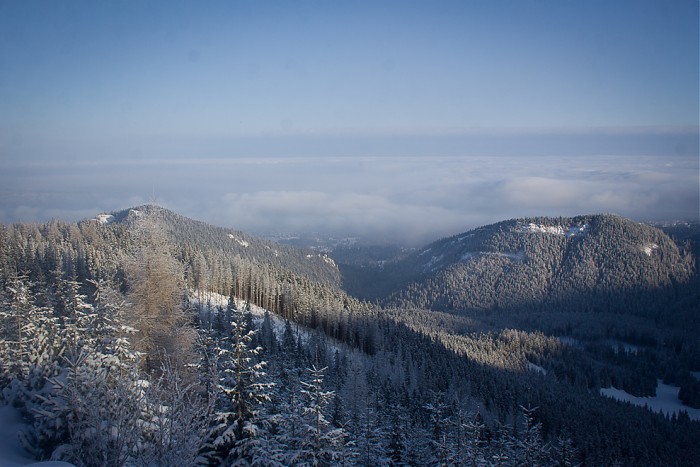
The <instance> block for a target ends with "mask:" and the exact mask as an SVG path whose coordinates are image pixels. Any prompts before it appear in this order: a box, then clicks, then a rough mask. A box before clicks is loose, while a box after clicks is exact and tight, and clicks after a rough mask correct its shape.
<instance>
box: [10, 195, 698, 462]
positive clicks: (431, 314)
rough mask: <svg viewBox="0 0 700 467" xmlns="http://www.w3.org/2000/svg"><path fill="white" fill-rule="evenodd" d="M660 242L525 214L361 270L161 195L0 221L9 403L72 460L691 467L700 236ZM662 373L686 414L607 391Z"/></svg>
mask: <svg viewBox="0 0 700 467" xmlns="http://www.w3.org/2000/svg"><path fill="white" fill-rule="evenodd" d="M667 232H668V233H666V232H664V231H663V230H662V229H659V228H656V227H652V226H649V225H644V224H639V223H636V222H633V221H631V220H629V219H625V218H622V217H618V216H610V215H596V216H581V217H576V218H533V219H517V220H509V221H504V222H501V223H499V224H495V225H492V226H485V227H481V228H479V229H475V230H473V231H470V232H465V233H463V234H460V235H457V236H455V237H451V238H446V239H442V240H438V241H437V242H435V243H433V244H431V245H428V246H426V247H424V248H420V249H417V250H415V251H413V252H409V253H405V252H402V253H401V254H396V255H394V253H396V251H395V250H392V255H394V256H391V257H388V258H386V259H385V260H384V259H383V260H382V261H376V254H374V253H376V250H374V253H373V254H372V255H367V257H368V258H369V257H371V258H372V260H371V261H361V260H358V259H357V258H361V257H362V255H363V252H362V251H359V250H358V251H356V252H355V253H353V251H352V247H350V248H345V249H342V250H338V251H337V254H336V255H334V253H333V251H330V252H328V253H320V252H319V251H316V250H305V249H300V248H294V247H291V246H286V245H283V244H280V243H276V242H273V241H269V240H265V239H261V238H258V237H255V236H251V235H248V234H245V233H243V232H239V231H234V230H231V229H224V228H220V227H215V226H211V225H207V224H204V223H201V222H197V221H193V220H190V219H187V218H184V217H181V216H179V215H177V214H175V213H173V212H171V211H168V210H166V209H163V208H160V207H157V206H152V205H151V206H141V207H138V208H134V209H129V210H125V211H121V212H115V213H112V214H110V215H102V216H98V217H97V218H96V219H89V220H84V221H81V222H78V223H76V224H68V223H63V222H61V221H51V222H49V223H46V224H15V225H5V226H0V303H1V307H0V389H1V394H0V397H1V399H2V401H1V402H2V404H4V405H9V406H11V407H13V408H15V409H16V410H17V411H19V412H20V413H21V414H22V416H23V418H24V420H25V421H26V423H25V424H24V426H23V429H22V430H21V431H20V432H19V433H18V434H17V435H18V436H19V438H20V440H21V442H22V445H23V446H24V447H25V449H27V450H28V451H29V452H31V453H32V455H33V456H34V457H35V458H36V459H37V460H42V459H53V460H63V461H67V462H70V463H73V464H75V465H76V466H93V465H100V466H110V465H114V466H121V465H162V466H194V465H217V466H218V465H254V466H283V465H285V466H286V465H363V466H369V465H371V466H375V465H387V466H399V465H416V466H425V465H450V466H452V465H458V466H459V465H464V466H521V465H528V466H539V465H541V466H546V465H557V466H574V465H581V466H599V465H631V466H635V465H639V466H648V465H697V464H698V462H700V443H699V442H698V440H700V420H699V419H698V417H693V416H691V414H694V413H698V412H697V411H696V412H693V410H695V409H700V379H699V376H700V310H699V307H700V293H699V288H698V274H697V271H698V237H697V233H698V232H697V230H692V229H691V230H687V229H685V230H684V229H678V228H677V226H676V228H674V229H668V230H667ZM353 258H355V260H353ZM661 384H665V385H671V386H674V387H677V388H678V397H679V399H680V402H682V403H683V404H684V407H686V408H687V411H679V412H666V413H663V412H662V413H657V412H655V411H653V410H649V409H648V408H646V407H642V406H637V405H633V404H630V403H625V402H621V401H618V400H616V399H614V398H611V397H606V396H605V395H604V394H602V393H601V390H605V389H608V388H615V389H617V390H622V391H625V392H626V393H627V394H629V395H632V396H636V397H650V398H651V397H653V396H655V395H656V394H657V388H658V387H659V386H660V385H661Z"/></svg>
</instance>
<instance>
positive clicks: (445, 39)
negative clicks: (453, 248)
mask: <svg viewBox="0 0 700 467" xmlns="http://www.w3.org/2000/svg"><path fill="white" fill-rule="evenodd" d="M698 20H699V18H698V2H697V1H695V0H677V1H673V2H668V1H663V0H659V1H646V0H630V1H623V0H612V1H611V0H606V1H597V0H589V1H582V0H579V1H571V0H552V1H540V0H538V1H535V0H525V1H514V0H508V1H506V0H483V1H466V0H463V1H423V2H411V1H403V2H392V1H352V2H340V1H236V0H232V1H225V2H216V1H207V2H194V1H184V2H183V1H180V2H178V1H162V2H161V1H149V2H136V1H123V0H120V1H111V2H87V1H48V0H44V1H14V0H12V1H10V0H0V168H3V166H4V169H5V170H3V171H2V172H4V175H0V182H2V187H3V188H0V194H2V198H3V200H2V201H0V221H2V222H14V221H17V220H45V219H47V218H50V217H55V216H60V217H65V218H67V219H68V220H74V219H77V218H81V217H84V216H89V215H90V212H91V211H93V210H98V211H101V210H113V209H120V208H124V207H127V205H126V204H125V203H131V202H138V201H147V199H148V197H149V196H151V194H152V193H153V192H157V193H158V197H159V199H160V201H161V202H162V203H163V204H166V205H168V207H171V208H173V209H175V210H177V211H178V212H181V213H182V214H185V215H190V216H193V217H198V218H201V219H202V220H206V221H212V222H216V223H218V224H221V225H231V226H234V227H238V228H242V229H247V228H255V229H263V230H264V229H268V230H274V229H277V230H284V229H285V228H292V227H296V226H297V223H298V219H299V218H301V217H304V216H302V213H306V214H305V216H307V218H308V223H309V224H313V225H314V226H320V227H323V225H330V224H332V222H331V219H330V218H329V216H331V214H329V212H335V211H334V210H333V208H332V207H333V206H334V205H335V206H336V207H337V212H338V213H340V214H338V215H337V216H336V217H345V218H347V219H349V217H348V216H350V215H351V214H352V215H356V216H357V215H360V212H361V210H359V209H358V210H357V212H350V211H348V214H347V215H345V214H343V213H344V212H345V211H342V209H343V208H344V206H345V204H343V200H345V201H347V200H348V199H356V198H353V196H358V197H362V196H375V197H377V199H375V201H377V203H374V204H375V205H381V204H382V202H386V203H389V202H390V203H389V205H390V206H393V208H390V207H387V209H393V210H394V211H396V206H395V205H394V204H393V203H396V205H401V206H402V207H403V208H410V209H408V211H409V212H408V213H407V215H408V216H410V217H415V216H418V217H420V215H421V213H422V212H423V211H421V209H425V210H426V211H425V213H426V215H427V214H428V212H430V213H432V214H431V215H434V216H436V218H437V217H439V213H441V212H443V211H445V212H444V213H443V214H445V216H447V217H450V218H451V219H452V220H451V221H450V222H445V225H442V224H440V223H439V222H437V228H438V230H441V231H440V232H438V234H444V233H446V231H447V230H459V229H460V228H462V226H463V227H464V228H468V227H473V226H474V225H473V224H474V223H477V224H478V223H479V222H484V221H491V220H493V221H495V220H499V219H498V217H499V216H501V217H502V216H506V215H515V216H517V215H518V214H519V212H520V211H519V210H518V205H517V203H516V204H515V205H513V206H509V207H508V209H505V207H504V206H505V205H503V204H502V205H501V206H502V207H504V208H503V209H499V207H498V206H497V205H495V204H494V205H491V204H489V206H488V209H486V211H488V212H489V213H492V216H491V217H488V216H478V215H476V214H475V213H476V212H479V211H481V210H484V206H483V205H481V206H477V205H476V204H474V205H473V206H471V205H469V203H468V202H466V204H467V205H466V206H464V207H462V208H460V210H458V211H455V209H454V208H450V207H448V206H447V204H446V201H445V198H448V196H447V194H445V195H444V196H443V197H439V198H434V199H426V200H424V201H420V200H414V201H412V202H413V203H414V204H412V205H404V204H402V203H401V200H400V196H399V194H402V196H404V198H405V199H407V200H408V199H409V198H410V199H414V198H415V197H414V196H409V195H410V193H406V190H405V188H406V187H405V186H403V185H401V186H398V185H397V186H395V185H394V184H393V183H394V180H400V181H401V182H400V183H402V184H405V183H406V182H407V176H406V174H405V171H410V170H411V167H414V168H415V164H416V161H420V163H421V164H422V166H421V169H420V172H421V173H423V174H424V175H425V180H428V179H429V180H430V184H429V183H428V182H427V181H425V180H424V181H420V180H413V179H411V180H412V181H411V183H413V184H414V186H415V191H416V192H421V191H422V192H426V191H430V190H427V187H428V185H430V187H432V186H433V184H438V183H439V182H440V180H439V179H438V178H439V177H440V176H443V177H444V173H443V172H442V171H441V170H442V168H444V167H451V168H453V169H454V170H449V173H455V172H460V169H461V168H462V167H472V168H475V164H477V163H478V164H481V165H482V166H485V165H486V166H489V167H492V166H493V165H494V164H496V165H499V164H502V166H503V167H502V168H501V169H500V171H499V172H498V173H489V177H491V178H492V180H491V179H490V181H492V182H493V184H494V186H496V185H498V186H503V185H504V184H507V183H509V182H514V181H518V180H521V181H522V180H525V179H527V177H529V176H530V175H528V174H530V172H533V171H534V172H535V173H537V170H538V167H537V165H536V164H537V161H541V160H542V159H540V158H541V157H547V158H548V159H547V161H548V162H547V164H548V166H547V167H541V168H540V169H541V170H540V171H541V173H542V174H545V173H549V172H551V171H552V170H554V169H553V168H557V167H559V166H560V165H561V169H562V170H564V169H566V167H564V166H563V165H562V164H564V161H569V160H570V159H569V158H570V157H573V156H576V161H577V164H584V165H585V163H586V161H588V162H589V164H590V167H589V168H590V169H591V170H599V171H601V170H602V171H605V167H608V168H609V166H610V165H614V166H615V173H622V172H626V173H629V174H638V173H640V170H646V169H644V167H642V166H640V165H639V164H640V160H641V158H645V157H653V158H654V163H653V164H652V165H654V164H655V166H656V165H658V166H659V167H661V168H663V167H666V169H664V170H668V167H667V165H668V164H676V165H677V167H683V170H685V171H686V172H687V170H691V171H692V170H695V173H694V174H693V175H694V177H693V178H691V179H689V180H686V182H684V183H678V186H677V188H676V190H677V192H676V193H674V195H673V196H675V198H674V199H681V198H682V199H684V200H686V201H685V204H684V205H683V208H682V209H679V207H678V206H675V205H674V206H665V205H664V204H663V203H665V202H668V199H667V198H665V197H664V196H663V195H661V194H659V195H658V196H656V197H654V196H649V197H647V198H645V199H646V201H645V202H644V203H642V201H641V200H640V201H639V203H641V204H640V205H639V206H637V205H634V203H631V205H632V207H630V208H628V209H626V210H625V209H620V206H616V205H615V204H614V203H611V204H610V206H609V209H606V207H607V206H606V205H604V203H602V202H601V203H599V204H592V205H590V206H587V205H585V204H583V203H570V204H569V205H567V206H564V205H562V206H557V207H556V208H552V207H551V206H550V205H549V204H548V202H547V201H548V200H547V199H546V197H545V198H543V199H542V203H541V207H542V208H541V210H540V212H538V214H543V215H548V214H557V215H558V214H562V213H565V214H569V213H570V214H575V213H577V212H574V211H575V210H584V211H585V212H590V210H593V209H595V210H598V211H600V210H603V211H612V210H614V209H620V211H621V212H620V213H621V214H624V215H631V216H632V215H634V216H642V215H644V214H645V213H646V215H647V216H648V217H649V218H662V217H665V216H669V215H678V214H682V213H679V210H680V211H682V212H683V213H686V215H690V216H697V207H698V201H697V197H698V187H697V185H698V174H697V159H698V142H697V140H698V132H697V127H698V101H699V98H698V58H699V53H698V48H699V45H698V43H699V37H698ZM601 156H607V157H608V158H607V159H605V158H603V159H601ZM336 157H343V158H354V160H356V161H365V162H364V163H363V164H364V167H368V166H371V165H372V164H382V165H381V168H379V167H380V166H379V165H377V167H378V168H377V169H376V170H374V172H377V173H383V172H382V170H383V169H382V168H383V167H384V166H385V165H386V164H388V163H387V162H386V161H387V160H389V159H384V160H381V159H373V158H377V157H379V158H392V159H391V160H392V162H391V164H389V165H386V166H390V167H393V170H394V172H393V176H388V177H384V178H381V179H376V180H375V179H374V178H373V177H367V174H366V172H362V171H353V170H351V169H349V168H348V167H345V166H338V167H336V165H334V163H331V162H330V161H333V160H335V159H333V158H336ZM250 158H253V159H252V160H253V161H255V164H251V163H250V161H251V159H250ZM279 158H281V159H282V161H283V163H279V161H278V159H279ZM285 158H286V159H285ZM319 158H322V159H323V160H322V161H319V160H318V159H319ZM401 158H405V159H404V160H403V162H404V163H403V164H402V163H401V161H402V159H401ZM440 158H442V159H440ZM493 158H501V159H502V158H506V159H507V160H508V161H510V162H511V163H503V161H502V160H501V161H500V162H497V163H495V162H494V163H493V164H492V163H491V162H492V160H493ZM292 160H294V161H295V162H294V164H293V165H291V163H290V161H292ZM237 161H238V163H237ZM244 161H247V162H244ZM270 161H278V162H276V163H272V162H270ZM285 161H286V162H285ZM367 161H374V162H367ZM437 161H441V162H439V164H441V166H440V167H438V162H437ZM528 161H530V162H528ZM605 161H607V162H605ZM345 163H347V161H346V162H344V163H343V164H345ZM594 163H596V164H607V165H605V167H602V166H601V167H594V166H593V165H592V164H594ZM368 164H369V165H368ZM568 164H569V166H570V165H571V164H570V163H568ZM356 165H357V164H356ZM359 165H362V164H359ZM115 167H118V170H117V169H115ZM220 167H226V168H227V169H226V170H227V171H230V172H227V173H230V183H227V182H226V179H222V178H221V173H220V172H221V170H220ZM280 167H283V168H280ZM353 167H355V166H353ZM645 167H647V169H648V168H649V166H648V165H647V166H645ZM689 167H690V169H689ZM524 168H527V173H526V172H524V170H525V169H524ZM237 169H239V170H237ZM336 169H337V170H336ZM659 170H661V169H659ZM678 170H680V169H678ZM45 171H47V173H44V172H45ZM137 171H138V173H136V172H137ZM237 172H238V173H239V174H240V175H241V176H245V177H246V180H245V181H243V180H240V179H237V177H236V173H237ZM374 172H373V173H374ZM684 173H685V172H684ZM105 174H109V176H107V175H105ZM116 174H119V175H118V177H119V178H115V177H116ZM162 174H167V177H166V176H163V175H162ZM208 174H209V175H211V174H216V176H214V177H213V178H209V179H208V180H209V181H208V182H203V180H207V176H208ZM549 176H550V177H556V176H557V175H554V174H550V175H549ZM674 176H675V175H674ZM680 176H681V178H683V177H684V176H683V175H682V174H681V175H680ZM363 177H364V179H363ZM571 177H572V178H575V176H574V175H571ZM685 177H687V173H686V175H685ZM367 178H370V179H372V180H374V183H375V185H371V186H368V184H367V183H366V180H367ZM467 178H468V177H465V181H463V182H462V183H461V184H460V183H459V182H458V181H450V183H453V184H454V187H455V193H458V192H462V191H464V189H465V188H474V185H473V181H472V182H468V181H466V179H467ZM540 178H542V179H543V180H541V183H542V185H541V186H540V185H537V186H531V185H532V183H534V182H532V183H529V184H526V185H523V188H522V189H523V190H529V191H526V192H524V193H523V198H525V197H526V196H527V195H528V194H532V193H540V192H541V191H542V189H541V188H542V187H546V186H549V185H548V180H549V181H557V179H556V178H552V179H551V180H550V179H546V180H545V178H546V177H540ZM191 179H194V181H192V180H191ZM214 180H215V182H214ZM363 180H364V181H363ZM601 180H605V177H601ZM684 180H685V178H684ZM576 181H577V182H579V181H580V180H576ZM194 183H204V186H197V187H191V185H192V184H194ZM468 183H472V185H468ZM499 183H500V185H499ZM612 183H613V182H610V185H605V184H603V186H598V187H597V190H601V189H605V188H608V189H610V190H613V189H616V188H615V185H613V184H612ZM183 185H185V186H190V187H189V188H188V189H187V191H188V192H190V193H192V192H197V196H198V198H197V199H191V197H185V196H184V195H183V194H182V189H181V188H182V186H183ZM380 185H381V186H380ZM535 185H536V184H535ZM634 186H635V187H637V185H634ZM339 187H341V188H342V191H338V190H339V189H340V188H339ZM528 187H529V188H528ZM482 188H483V189H488V188H487V187H482ZM639 188H640V189H641V181H640V185H639ZM491 189H493V188H491ZM649 189H650V188H649V186H646V187H645V190H649ZM460 190H461V191H460ZM630 190H631V191H630V192H629V193H624V194H620V196H623V195H624V196H628V197H630V198H636V199H640V197H639V196H638V195H639V193H638V192H634V190H632V187H630ZM433 191H434V190H433ZM77 192H79V194H76V193H77ZM661 192H663V190H661V189H660V193H661ZM269 193H277V195H278V196H280V203H279V209H277V208H276V209H272V210H271V211H272V212H274V215H273V214H271V213H263V214H261V216H258V218H256V219H251V218H250V216H248V217H246V216H243V215H242V213H241V212H240V211H239V209H238V208H236V209H233V210H231V209H230V208H231V205H230V204H231V202H232V201H231V200H232V199H235V200H238V201H237V202H241V201H240V200H242V199H246V200H248V202H250V203H251V204H253V203H254V201H253V200H259V199H266V200H267V201H266V203H267V204H265V205H266V206H269V205H270V204H271V203H272V201H271V200H272V199H274V196H272V197H270V196H269V195H267V194H269ZM303 193H317V194H319V195H322V196H317V197H315V198H314V197H303V196H299V195H300V194H303ZM632 193H637V195H634V196H633V195H632ZM664 193H665V192H664ZM494 195H495V192H494ZM583 195H584V196H585V194H583ZM589 195H590V193H589ZM426 196H427V195H426ZM669 196H670V195H669ZM268 198H270V199H268ZM494 198H495V199H497V198H498V196H494ZM588 198H589V199H591V196H588ZM290 199H291V200H297V201H296V203H297V204H295V203H294V202H287V201H288V200H290ZM652 199H655V200H656V201H652ZM314 200H315V201H314ZM534 201H535V203H534V204H535V205H534V206H530V205H528V206H527V209H525V208H526V207H525V206H521V208H523V209H522V211H523V213H524V214H525V212H524V211H529V210H536V208H537V207H538V206H537V202H536V201H537V198H536V197H535V200H534ZM59 203H60V204H59ZM307 203H312V204H313V203H315V204H314V206H315V210H314V209H313V208H312V207H310V206H309V205H307ZM334 203H335V204H334ZM370 204H372V203H370ZM301 205H303V209H302V206H301ZM282 206H286V207H285V208H284V209H282ZM329 206H331V208H329ZM414 208H415V209H414ZM226 212H228V214H223V213H226ZM693 213H694V214H693ZM316 214H317V215H318V216H321V217H322V216H326V218H325V221H324V220H319V219H318V218H316V217H314V218H313V219H312V215H316ZM261 217H264V219H263V220H264V221H263V220H261ZM331 217H332V216H331ZM459 219H464V220H463V222H461V223H460V221H459ZM312 220H313V222H311V221H312ZM381 223H382V215H381V214H379V213H378V214H377V220H376V223H375V224H372V228H371V229H369V225H370V223H369V222H368V221H367V220H366V219H364V220H363V219H355V220H354V222H351V221H350V220H347V221H346V222H340V224H342V225H340V226H339V227H338V228H340V227H343V228H345V227H348V226H349V227H353V226H358V227H357V228H358V229H359V230H361V231H362V228H360V227H359V226H363V225H366V226H368V227H367V228H368V229H369V230H366V231H367V232H375V231H382V232H385V233H387V234H388V235H391V225H389V224H387V225H379V224H381ZM393 223H394V224H398V225H401V228H402V229H403V230H406V229H408V230H411V229H416V230H419V227H418V226H417V225H413V224H411V223H410V222H408V221H403V220H401V221H399V220H398V219H394V221H393ZM426 235H428V234H427V233H426Z"/></svg>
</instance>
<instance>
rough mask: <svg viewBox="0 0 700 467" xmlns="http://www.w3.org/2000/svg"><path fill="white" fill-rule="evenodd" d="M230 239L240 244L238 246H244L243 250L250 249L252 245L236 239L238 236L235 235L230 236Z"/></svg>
mask: <svg viewBox="0 0 700 467" xmlns="http://www.w3.org/2000/svg"><path fill="white" fill-rule="evenodd" d="M228 238H230V239H231V240H234V241H235V242H236V243H238V244H239V245H240V246H242V247H243V248H248V245H250V243H248V242H246V241H245V240H242V239H240V238H238V237H236V236H235V235H233V234H228Z"/></svg>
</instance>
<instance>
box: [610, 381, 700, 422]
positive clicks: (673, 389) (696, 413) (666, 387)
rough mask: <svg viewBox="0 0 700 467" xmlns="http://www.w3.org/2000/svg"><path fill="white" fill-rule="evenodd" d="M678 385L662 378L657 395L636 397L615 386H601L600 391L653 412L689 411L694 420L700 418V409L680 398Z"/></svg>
mask: <svg viewBox="0 0 700 467" xmlns="http://www.w3.org/2000/svg"><path fill="white" fill-rule="evenodd" d="M678 389H679V388H678V387H677V386H671V385H670V384H664V383H663V381H662V380H660V379H659V380H657V382H656V396H655V397H636V396H633V395H632V394H629V393H628V392H626V391H623V390H622V389H617V388H615V387H609V388H601V389H600V393H601V394H602V395H604V396H606V397H611V398H613V399H616V400H618V401H622V402H629V403H631V404H633V405H637V406H639V407H647V408H648V409H649V410H651V411H652V412H657V413H663V414H665V415H669V416H670V415H672V414H674V413H680V412H687V413H688V417H690V418H691V419H692V420H700V409H694V408H692V407H688V406H686V405H683V403H682V402H681V401H680V400H679V399H678Z"/></svg>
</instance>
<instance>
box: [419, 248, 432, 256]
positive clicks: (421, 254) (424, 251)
mask: <svg viewBox="0 0 700 467" xmlns="http://www.w3.org/2000/svg"><path fill="white" fill-rule="evenodd" d="M430 250H432V248H428V249H427V250H423V251H421V252H420V253H418V256H423V255H424V254H426V253H428V252H429V251H430Z"/></svg>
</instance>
